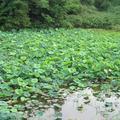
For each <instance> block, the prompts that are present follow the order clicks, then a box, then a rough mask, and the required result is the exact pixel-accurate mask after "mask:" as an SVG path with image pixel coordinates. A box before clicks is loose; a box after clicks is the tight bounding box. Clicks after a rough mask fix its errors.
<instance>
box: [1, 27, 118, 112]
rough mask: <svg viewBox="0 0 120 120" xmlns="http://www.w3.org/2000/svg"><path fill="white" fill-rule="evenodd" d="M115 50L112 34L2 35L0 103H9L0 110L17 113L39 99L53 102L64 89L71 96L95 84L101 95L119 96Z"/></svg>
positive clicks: (62, 31)
mask: <svg viewBox="0 0 120 120" xmlns="http://www.w3.org/2000/svg"><path fill="white" fill-rule="evenodd" d="M119 48H120V33H119V32H114V31H106V30H96V29H93V30H90V29H88V30H85V29H71V30H66V29H56V30H52V29H49V30H40V31H39V30H34V31H32V30H23V31H19V32H0V101H4V102H6V103H7V105H6V104H5V105H0V110H2V111H6V110H8V111H12V112H17V111H18V110H19V109H22V108H19V104H21V103H23V104H24V103H25V101H30V100H32V99H37V98H38V97H40V98H41V96H43V98H47V97H50V99H53V98H55V97H56V96H59V95H58V91H59V90H60V89H61V88H64V87H65V88H70V89H71V90H75V89H76V88H84V87H86V86H88V85H91V83H94V88H95V89H97V88H98V87H96V86H98V85H97V84H103V85H101V86H100V89H102V90H106V89H109V88H114V89H113V90H119V88H120V84H119V83H120V49H119ZM108 83H109V84H108ZM16 104H17V106H16V107H15V108H14V109H13V108H9V105H12V106H15V105H16ZM1 106H6V109H4V110H3V109H1V108H5V107H1ZM20 107H21V106H20ZM19 111H20V110H19Z"/></svg>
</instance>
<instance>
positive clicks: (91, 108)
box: [29, 88, 120, 120]
mask: <svg viewBox="0 0 120 120" xmlns="http://www.w3.org/2000/svg"><path fill="white" fill-rule="evenodd" d="M93 93H94V91H93V90H92V89H89V88H87V89H85V90H82V91H78V92H75V93H73V94H71V95H69V96H68V97H67V98H66V100H65V102H64V104H63V105H62V106H61V107H60V106H59V105H53V107H51V108H49V109H48V110H46V111H45V113H44V114H43V115H42V116H41V117H33V118H31V119H29V120H120V98H118V97H117V96H116V95H115V94H114V93H111V92H109V93H100V94H99V95H98V96H97V97H95V96H93Z"/></svg>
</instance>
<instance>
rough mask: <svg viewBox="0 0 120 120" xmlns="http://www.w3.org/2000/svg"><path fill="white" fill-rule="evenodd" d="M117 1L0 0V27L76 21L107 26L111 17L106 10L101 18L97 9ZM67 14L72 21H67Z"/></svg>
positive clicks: (74, 24)
mask: <svg viewBox="0 0 120 120" xmlns="http://www.w3.org/2000/svg"><path fill="white" fill-rule="evenodd" d="M119 3H120V2H119V1H118V0H116V1H113V0H12V1H10V0H0V29H7V30H9V29H13V28H14V29H20V28H26V27H38V28H40V27H75V26H76V25H77V24H78V23H79V25H78V26H77V27H79V26H80V27H102V26H106V27H108V26H110V25H111V22H109V21H110V20H111V19H110V18H109V17H108V15H107V14H104V15H105V16H104V15H103V16H102V18H101V16H99V15H100V14H101V13H100V12H104V11H107V10H108V9H109V8H110V6H113V5H116V4H117V5H118V4H119ZM94 12H97V13H96V14H95V16H94V18H93V20H91V19H92V18H91V17H89V16H92V15H94ZM71 15H72V21H73V20H74V22H71ZM78 15H79V19H80V20H79V19H78ZM82 15H86V16H85V17H83V16H82ZM111 16H113V14H111ZM68 18H70V19H68ZM82 18H83V19H84V20H81V19H82ZM100 18H101V19H100ZM76 19H77V20H76ZM94 19H95V21H94ZM99 19H100V20H99ZM106 19H109V20H107V21H106ZM78 20H79V21H78ZM82 21H85V22H82ZM96 21H98V22H97V23H96ZM113 22H114V21H113ZM94 23H95V25H93V24H94ZM100 23H101V24H100ZM106 23H108V24H106ZM96 24H97V25H96ZM109 24H110V25H109Z"/></svg>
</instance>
